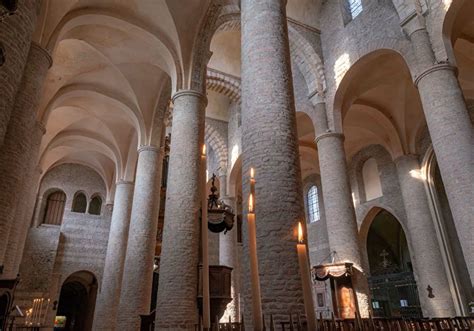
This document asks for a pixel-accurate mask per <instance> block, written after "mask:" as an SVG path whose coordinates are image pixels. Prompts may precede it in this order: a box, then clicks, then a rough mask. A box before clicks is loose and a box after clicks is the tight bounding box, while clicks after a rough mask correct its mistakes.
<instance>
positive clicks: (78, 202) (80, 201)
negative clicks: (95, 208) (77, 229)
mask: <svg viewBox="0 0 474 331" xmlns="http://www.w3.org/2000/svg"><path fill="white" fill-rule="evenodd" d="M86 210H87V197H86V194H85V193H84V192H82V191H78V192H76V193H75V194H74V198H73V200H72V206H71V211H72V212H73V213H81V214H84V213H85V212H86Z"/></svg>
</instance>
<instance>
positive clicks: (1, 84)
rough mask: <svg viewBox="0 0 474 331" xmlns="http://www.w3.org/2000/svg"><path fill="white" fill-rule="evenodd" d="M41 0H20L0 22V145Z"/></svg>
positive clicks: (28, 49) (5, 130)
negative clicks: (13, 9)
mask: <svg viewBox="0 0 474 331" xmlns="http://www.w3.org/2000/svg"><path fill="white" fill-rule="evenodd" d="M40 3H41V1H35V0H19V1H18V8H17V10H16V12H15V14H14V15H11V16H8V17H6V18H5V20H4V21H3V22H1V23H0V24H1V25H0V45H2V50H3V57H4V60H5V62H4V63H3V65H1V66H0V95H1V96H2V102H0V146H1V145H2V144H3V142H4V138H5V135H6V132H7V126H8V122H9V120H10V115H11V112H12V109H13V105H14V103H15V97H16V94H17V91H18V90H19V88H20V84H21V78H22V73H23V70H24V68H25V64H26V62H27V57H28V52H29V51H30V44H31V38H32V36H33V31H34V29H35V25H36V19H37V7H38V6H39V5H40Z"/></svg>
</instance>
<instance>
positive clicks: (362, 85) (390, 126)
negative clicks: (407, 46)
mask: <svg viewBox="0 0 474 331" xmlns="http://www.w3.org/2000/svg"><path fill="white" fill-rule="evenodd" d="M375 67H376V68H377V70H373V68H375ZM334 113H335V114H334V117H335V118H339V119H340V123H336V127H342V128H343V132H344V135H345V138H346V139H345V147H346V153H347V154H348V155H353V154H354V153H355V152H356V151H358V150H360V149H362V148H363V147H365V146H368V145H371V144H379V145H382V146H384V147H385V148H386V149H387V150H388V151H389V153H390V154H391V156H392V158H393V159H395V158H397V157H399V156H401V155H403V154H406V153H416V138H417V137H418V136H419V131H420V130H421V129H423V127H424V123H425V119H424V114H423V109H422V106H421V100H420V97H419V94H418V91H417V89H416V88H415V86H414V84H413V81H412V76H411V73H410V70H409V68H408V65H407V62H406V61H405V58H404V57H403V56H402V55H401V54H400V53H398V52H396V51H394V50H392V49H379V50H376V51H374V52H371V53H369V54H367V55H365V56H364V57H362V58H360V59H359V60H358V61H357V62H356V63H354V64H353V65H352V66H351V67H350V69H349V70H348V71H347V73H346V74H345V75H344V78H343V79H342V81H341V83H340V85H339V87H338V89H337V91H336V94H335V98H334ZM336 113H337V114H336Z"/></svg>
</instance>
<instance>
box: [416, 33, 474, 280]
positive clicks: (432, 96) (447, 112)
mask: <svg viewBox="0 0 474 331" xmlns="http://www.w3.org/2000/svg"><path fill="white" fill-rule="evenodd" d="M410 38H411V40H412V44H413V47H414V49H415V54H416V56H417V60H418V66H419V70H420V71H422V72H421V73H420V76H419V77H418V78H417V80H416V82H415V83H416V84H417V87H418V90H419V92H420V98H421V102H422V104H423V110H424V113H425V117H426V122H427V125H428V129H429V131H430V135H431V141H432V143H433V149H434V151H435V153H436V158H437V161H438V164H439V168H440V171H441V176H442V178H443V182H444V185H445V188H446V193H447V195H448V199H449V204H450V207H451V212H452V214H453V218H454V222H455V223H456V228H457V231H458V236H459V240H460V242H461V246H462V249H463V254H464V258H465V259H466V264H467V265H468V270H469V273H470V277H471V282H474V272H473V270H474V250H473V247H474V222H472V208H467V207H466V206H469V205H470V204H471V203H472V201H473V198H474V176H473V171H472V169H474V157H473V155H474V147H473V146H474V137H473V132H472V131H473V128H472V123H471V121H470V118H469V113H468V111H467V107H466V103H465V101H464V96H463V93H462V90H461V88H460V86H459V82H458V81H457V79H456V76H455V73H454V68H452V67H451V66H450V65H448V64H438V65H435V57H434V53H433V50H432V48H431V44H430V41H429V37H428V33H427V31H426V30H425V29H419V30H416V31H415V32H414V33H412V34H411V35H410Z"/></svg>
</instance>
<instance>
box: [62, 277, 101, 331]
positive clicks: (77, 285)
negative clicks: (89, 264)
mask: <svg viewBox="0 0 474 331" xmlns="http://www.w3.org/2000/svg"><path fill="white" fill-rule="evenodd" d="M96 296H97V278H96V277H95V276H94V275H93V274H92V273H90V272H88V271H78V272H75V273H73V274H72V275H70V276H69V277H68V278H67V279H66V280H65V281H64V283H63V285H62V287H61V292H60V296H59V303H58V309H57V312H56V320H57V321H60V320H63V321H64V322H63V323H64V324H63V325H64V328H63V329H62V330H64V331H89V330H92V322H93V318H94V309H95V302H96Z"/></svg>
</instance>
